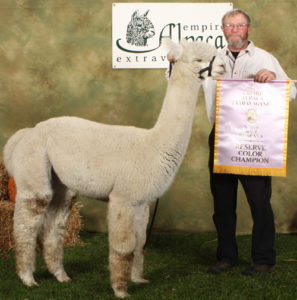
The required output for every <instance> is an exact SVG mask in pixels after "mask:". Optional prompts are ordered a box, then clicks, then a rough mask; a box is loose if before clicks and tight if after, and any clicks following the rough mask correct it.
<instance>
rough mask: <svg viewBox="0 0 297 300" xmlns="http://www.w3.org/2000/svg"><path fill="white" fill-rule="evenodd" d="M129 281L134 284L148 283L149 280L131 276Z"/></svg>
mask: <svg viewBox="0 0 297 300" xmlns="http://www.w3.org/2000/svg"><path fill="white" fill-rule="evenodd" d="M131 281H132V282H135V283H149V280H147V279H144V278H142V277H133V276H132V278H131Z"/></svg>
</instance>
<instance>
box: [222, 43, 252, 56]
mask: <svg viewBox="0 0 297 300" xmlns="http://www.w3.org/2000/svg"><path fill="white" fill-rule="evenodd" d="M255 48H256V47H255V45H254V43H253V42H252V41H249V45H248V46H247V48H246V49H244V50H241V51H240V52H242V53H244V52H245V53H248V54H249V55H250V56H253V55H254V53H255ZM223 53H224V54H225V55H227V56H228V55H229V54H231V51H230V50H229V49H228V48H227V47H225V48H224V49H223Z"/></svg>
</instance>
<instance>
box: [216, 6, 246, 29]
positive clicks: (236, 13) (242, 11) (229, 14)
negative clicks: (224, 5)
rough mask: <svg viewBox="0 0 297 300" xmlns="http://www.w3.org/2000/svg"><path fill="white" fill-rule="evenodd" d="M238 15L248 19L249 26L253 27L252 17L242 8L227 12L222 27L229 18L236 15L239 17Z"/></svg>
mask: <svg viewBox="0 0 297 300" xmlns="http://www.w3.org/2000/svg"><path fill="white" fill-rule="evenodd" d="M238 14H242V15H244V16H245V17H246V19H247V22H248V25H251V18H250V16H249V15H248V14H247V13H246V12H245V11H244V10H242V9H240V8H235V9H232V10H229V11H227V12H226V13H225V14H224V15H223V17H222V25H224V21H225V19H226V18H227V17H230V16H235V15H238Z"/></svg>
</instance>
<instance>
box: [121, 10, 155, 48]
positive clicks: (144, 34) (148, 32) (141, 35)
mask: <svg viewBox="0 0 297 300" xmlns="http://www.w3.org/2000/svg"><path fill="white" fill-rule="evenodd" d="M148 13H149V10H147V11H146V12H145V13H144V14H143V15H139V11H138V10H136V11H135V12H134V13H133V14H132V17H131V21H130V23H129V24H128V26H127V33H126V41H127V43H128V44H131V45H135V46H147V40H148V39H149V38H151V37H152V36H154V35H155V28H154V25H153V23H152V21H151V20H150V19H148V18H147V14H148Z"/></svg>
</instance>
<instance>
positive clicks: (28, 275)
mask: <svg viewBox="0 0 297 300" xmlns="http://www.w3.org/2000/svg"><path fill="white" fill-rule="evenodd" d="M19 276H20V278H21V280H22V282H23V283H24V284H25V285H27V286H38V284H37V282H36V281H35V280H34V277H33V273H32V272H30V271H26V272H20V273H19Z"/></svg>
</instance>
